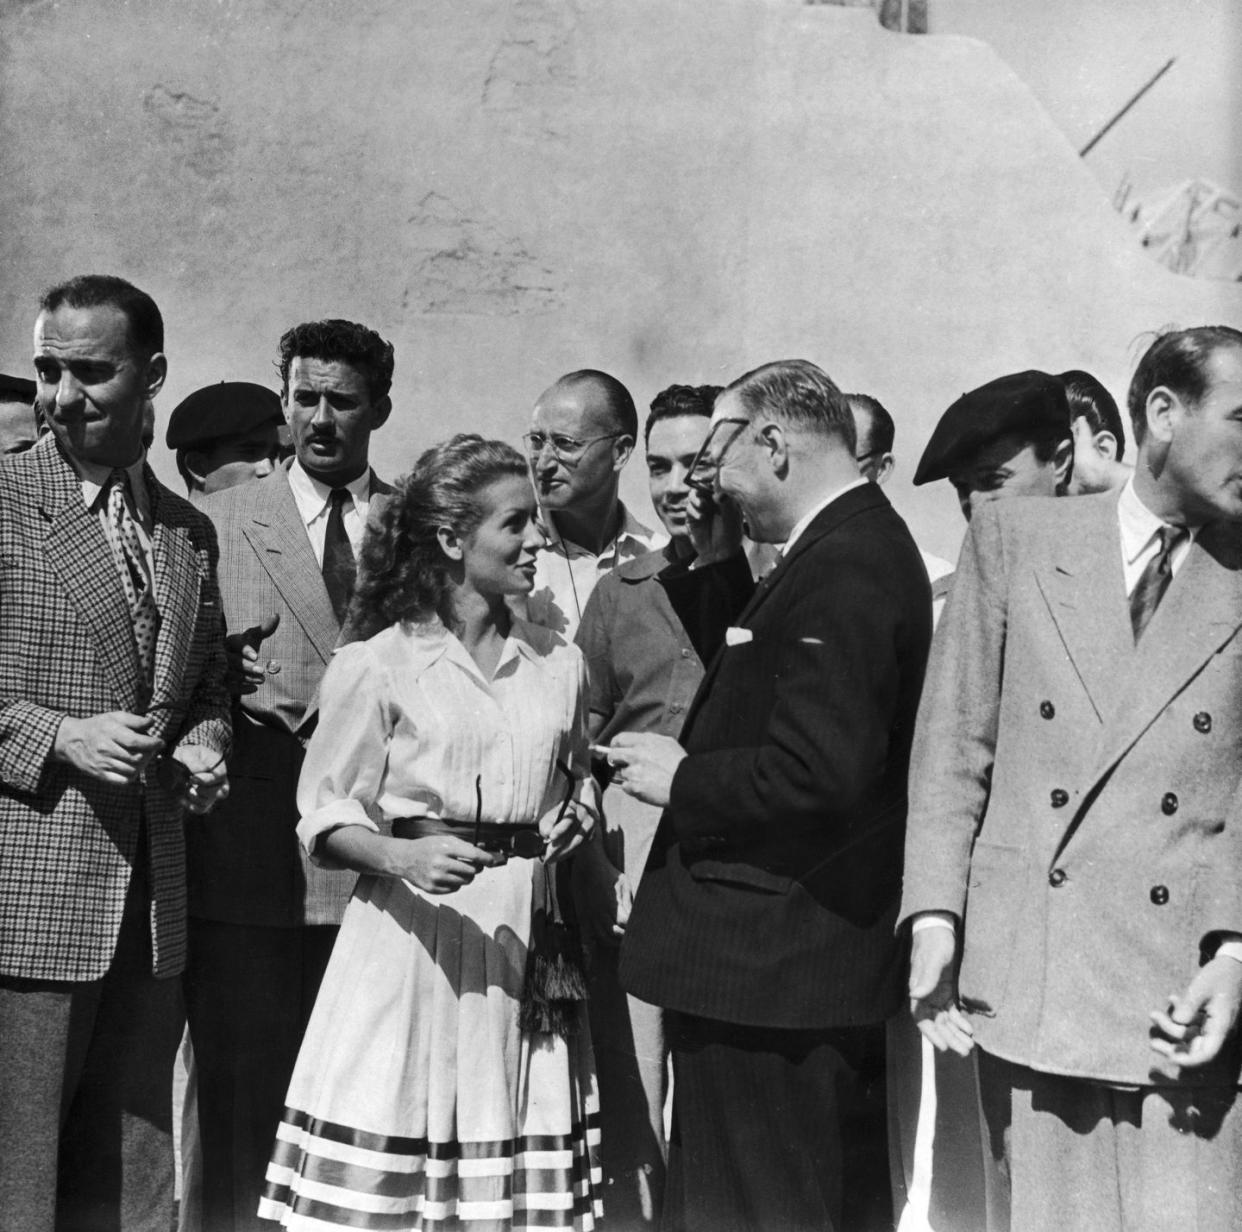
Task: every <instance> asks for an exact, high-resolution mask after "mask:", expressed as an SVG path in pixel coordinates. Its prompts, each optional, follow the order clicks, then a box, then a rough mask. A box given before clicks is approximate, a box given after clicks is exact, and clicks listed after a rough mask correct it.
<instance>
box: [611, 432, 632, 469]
mask: <svg viewBox="0 0 1242 1232" xmlns="http://www.w3.org/2000/svg"><path fill="white" fill-rule="evenodd" d="M633 452H634V438H633V437H632V436H631V435H630V434H629V433H628V432H624V433H622V434H621V435H620V436H618V437H616V438H614V440H613V442H612V469H613V470H614V471H620V470H621V469H622V467H624V466H625V464H626V463H627V462H628V461H629V460H630V455H631V454H632V453H633Z"/></svg>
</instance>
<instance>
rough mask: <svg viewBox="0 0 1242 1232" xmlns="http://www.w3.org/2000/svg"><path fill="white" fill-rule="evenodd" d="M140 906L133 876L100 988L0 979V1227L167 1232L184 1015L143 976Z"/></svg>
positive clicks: (174, 984)
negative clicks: (175, 1079) (176, 1068)
mask: <svg viewBox="0 0 1242 1232" xmlns="http://www.w3.org/2000/svg"><path fill="white" fill-rule="evenodd" d="M67 892H72V891H71V890H69V891H67ZM147 897H148V896H147V889H146V882H145V878H144V877H143V876H142V875H141V873H135V875H134V877H133V879H132V881H131V884H130V889H129V894H128V896H127V899H126V903H125V912H124V916H123V919H122V923H121V931H120V936H119V938H118V940H117V947H116V952H115V954H114V955H113V959H112V965H111V966H110V967H109V969H108V972H107V974H106V975H105V976H104V977H103V978H102V979H100V980H92V981H89V982H84V983H63V982H59V981H44V980H23V979H12V978H0V1227H3V1228H5V1229H10V1228H11V1229H14V1232H18V1230H20V1232H50V1230H51V1229H53V1228H54V1229H58V1230H59V1232H147V1230H148V1229H150V1230H151V1232H168V1228H169V1225H170V1223H171V1221H172V1213H173V1154H172V1067H173V1060H174V1058H175V1057H176V1054H177V1044H178V1041H179V1039H180V1035H181V1029H182V1023H183V1015H182V1009H181V990H180V985H179V982H178V981H177V980H176V979H163V980H157V979H156V978H155V977H154V976H153V975H152V974H151V941H150V929H149V925H148V922H147V910H148V903H147Z"/></svg>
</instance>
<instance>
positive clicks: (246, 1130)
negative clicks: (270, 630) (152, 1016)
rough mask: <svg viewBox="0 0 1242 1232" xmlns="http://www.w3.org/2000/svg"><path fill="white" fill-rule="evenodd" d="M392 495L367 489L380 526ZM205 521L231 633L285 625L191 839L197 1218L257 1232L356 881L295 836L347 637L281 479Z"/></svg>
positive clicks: (220, 501)
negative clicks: (333, 669)
mask: <svg viewBox="0 0 1242 1232" xmlns="http://www.w3.org/2000/svg"><path fill="white" fill-rule="evenodd" d="M389 491H390V489H389V488H388V486H387V485H385V484H382V483H380V482H379V481H378V480H377V479H376V478H375V477H374V476H372V479H371V493H372V499H371V511H372V513H375V512H376V511H377V509H378V507H379V506H380V505H382V499H383V496H384V495H385V494H386V493H387V492H389ZM202 507H203V511H204V512H205V513H207V514H208V515H209V516H210V517H211V518H212V520H213V521H214V522H215V525H216V529H217V533H218V534H219V537H220V544H221V550H220V592H221V599H222V602H223V606H224V615H225V622H226V624H227V627H228V631H229V632H230V633H240V632H242V631H244V630H246V629H248V628H251V627H252V626H255V625H258V624H259V623H260V622H261V621H263V620H264V619H266V618H268V617H270V616H271V615H272V614H273V613H276V614H277V615H279V616H280V623H279V625H278V627H277V629H276V631H275V633H274V634H273V635H272V636H271V637H270V638H268V639H267V640H266V641H264V642H263V644H262V645H261V647H260V649H259V657H260V660H261V661H262V660H268V661H269V663H270V666H269V669H268V675H267V677H266V679H265V680H264V682H263V684H261V685H260V686H259V688H258V689H257V690H256V691H255V692H254V693H251V694H248V695H246V696H244V697H241V698H238V699H237V701H236V703H235V706H234V729H235V732H236V736H235V739H234V752H233V756H232V758H231V760H230V762H229V778H230V782H231V793H230V796H229V799H228V801H227V802H226V804H225V805H224V806H222V807H221V808H220V809H218V810H217V811H216V812H215V813H213V814H212V816H211V817H210V818H208V819H206V821H205V822H203V823H199V824H193V825H191V826H190V827H189V830H188V843H189V880H190V916H191V929H190V938H191V956H190V971H189V976H188V978H187V982H186V995H187V1005H188V1008H189V1014H190V1032H191V1038H192V1041H193V1044H194V1050H195V1057H196V1061H197V1064H198V1068H199V1076H200V1082H199V1091H200V1097H199V1098H200V1110H199V1121H200V1126H201V1129H202V1137H203V1176H204V1185H203V1191H204V1193H203V1202H204V1214H205V1219H206V1224H207V1226H208V1227H209V1228H212V1229H213V1232H214V1230H215V1229H217V1228H224V1229H240V1228H248V1227H256V1228H257V1227H260V1226H261V1225H260V1224H259V1223H258V1221H257V1217H256V1215H255V1211H256V1209H257V1205H258V1199H259V1192H260V1191H261V1189H262V1186H263V1173H264V1170H265V1168H266V1165H267V1156H268V1153H269V1151H270V1149H271V1144H272V1137H273V1135H274V1133H275V1129H276V1125H277V1123H278V1121H279V1118H280V1113H281V1110H282V1108H283V1104H284V1094H285V1089H286V1087H287V1085H288V1080H289V1076H290V1074H291V1073H292V1069H293V1063H294V1061H295V1060H296V1058H297V1050H298V1047H299V1045H300V1043H301V1038H302V1032H303V1030H304V1028H305V1024H306V1019H307V1017H308V1015H309V1013H310V1009H311V1006H312V1005H313V1003H314V998H315V994H316V992H317V991H318V987H319V981H320V978H321V977H322V974H323V969H324V967H325V966H326V964H327V959H328V956H329V954H330V952H331V947H332V942H333V940H334V939H335V935H336V926H337V925H338V924H339V923H340V919H341V915H342V913H343V912H344V909H345V905H346V903H347V902H348V901H349V897H350V894H351V892H352V890H353V885H354V880H355V875H354V874H352V873H345V872H329V871H325V870H323V869H320V868H317V867H315V866H314V865H312V864H311V863H310V862H309V860H308V859H307V858H306V856H305V854H304V853H303V852H302V851H301V849H300V847H299V845H298V842H297V835H296V832H295V827H296V825H297V820H298V814H297V805H296V791H297V782H298V775H299V773H300V771H301V767H302V757H303V750H304V747H305V744H306V741H307V740H308V739H309V738H310V733H311V730H312V728H313V726H314V719H315V710H314V701H315V697H316V694H317V692H318V688H319V682H320V680H321V679H322V677H323V673H324V671H325V670H326V668H327V664H328V661H329V659H330V658H331V656H332V651H333V649H334V647H335V646H336V645H337V643H338V641H339V640H340V638H341V627H340V625H339V623H338V622H337V619H336V617H335V615H334V613H333V610H332V604H331V602H330V601H329V599H328V594H327V590H326V588H325V586H324V583H323V576H322V573H321V571H320V566H319V564H318V562H317V561H316V559H315V553H314V550H313V548H312V547H311V543H310V540H309V538H308V537H307V532H306V526H305V524H304V522H303V520H302V517H301V514H300V513H299V511H298V508H297V505H296V503H295V501H294V498H293V493H292V491H291V490H290V487H289V479H288V470H287V467H281V468H278V469H277V470H276V471H275V472H273V474H272V475H270V476H268V477H267V478H264V479H260V480H257V481H255V482H253V483H247V484H242V485H239V486H238V487H235V488H230V489H227V490H226V491H224V492H221V493H218V494H216V495H213V496H212V497H210V498H208V499H206V500H205V501H204V502H203V506H202Z"/></svg>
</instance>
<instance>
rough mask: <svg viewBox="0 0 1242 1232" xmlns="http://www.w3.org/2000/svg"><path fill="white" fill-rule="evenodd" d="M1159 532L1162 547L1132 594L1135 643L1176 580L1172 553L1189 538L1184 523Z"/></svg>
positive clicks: (1141, 574) (1131, 611) (1144, 569)
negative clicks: (1174, 579) (1171, 583)
mask: <svg viewBox="0 0 1242 1232" xmlns="http://www.w3.org/2000/svg"><path fill="white" fill-rule="evenodd" d="M1157 534H1158V535H1159V536H1160V547H1159V548H1158V549H1157V551H1156V554H1155V556H1153V557H1152V558H1151V560H1149V561H1148V562H1147V564H1146V565H1145V566H1144V568H1143V572H1142V573H1140V574H1139V580H1138V581H1137V582H1136V583H1135V585H1134V590H1133V592H1132V593H1131V595H1130V624H1131V626H1132V627H1133V629H1134V640H1135V642H1136V643H1137V642H1138V640H1139V638H1140V637H1142V636H1143V630H1144V629H1146V628H1147V622H1148V621H1149V620H1151V618H1152V617H1153V616H1154V615H1155V613H1156V608H1157V607H1158V606H1159V604H1160V600H1161V599H1163V598H1164V592H1165V591H1166V590H1168V589H1169V583H1170V582H1171V581H1172V580H1173V553H1174V552H1175V551H1177V548H1178V545H1179V544H1180V543H1181V542H1182V540H1184V539H1185V538H1186V534H1187V531H1186V528H1185V527H1184V526H1162V527H1161V528H1160V529H1159V531H1157Z"/></svg>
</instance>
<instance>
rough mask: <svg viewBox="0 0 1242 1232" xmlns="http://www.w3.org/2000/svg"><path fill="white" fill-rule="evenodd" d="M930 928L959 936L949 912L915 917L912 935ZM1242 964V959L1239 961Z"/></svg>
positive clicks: (933, 912)
mask: <svg viewBox="0 0 1242 1232" xmlns="http://www.w3.org/2000/svg"><path fill="white" fill-rule="evenodd" d="M928 928H947V929H948V930H949V932H951V933H952V934H953V935H954V936H955V937H956V936H957V924H956V923H955V922H954V920H953V917H952V916H951V915H949V913H948V912H947V911H925V912H923V913H922V914H921V915H916V916H915V917H914V922H913V923H912V924H911V925H910V933H911V935H913V934H914V933H921V932H923V931H924V929H928ZM1239 961H1240V962H1242V959H1239Z"/></svg>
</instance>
